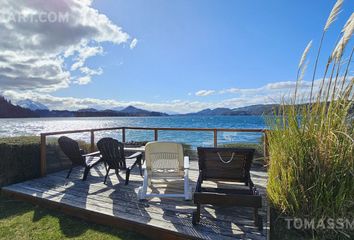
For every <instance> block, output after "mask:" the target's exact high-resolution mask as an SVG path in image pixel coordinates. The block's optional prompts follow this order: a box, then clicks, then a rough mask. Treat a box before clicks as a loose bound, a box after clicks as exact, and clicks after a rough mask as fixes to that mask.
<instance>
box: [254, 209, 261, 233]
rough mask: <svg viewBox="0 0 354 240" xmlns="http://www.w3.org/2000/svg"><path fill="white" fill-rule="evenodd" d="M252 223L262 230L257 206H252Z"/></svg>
mask: <svg viewBox="0 0 354 240" xmlns="http://www.w3.org/2000/svg"><path fill="white" fill-rule="evenodd" d="M254 225H255V226H257V227H258V230H259V231H262V230H263V219H262V216H261V215H259V214H258V208H254Z"/></svg>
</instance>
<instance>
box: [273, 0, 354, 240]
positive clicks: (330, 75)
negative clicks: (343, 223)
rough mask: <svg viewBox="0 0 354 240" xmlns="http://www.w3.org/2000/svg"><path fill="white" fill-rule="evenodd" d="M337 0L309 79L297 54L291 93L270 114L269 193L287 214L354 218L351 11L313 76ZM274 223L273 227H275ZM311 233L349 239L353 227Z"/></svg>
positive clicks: (353, 20)
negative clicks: (307, 80) (306, 81)
mask: <svg viewBox="0 0 354 240" xmlns="http://www.w3.org/2000/svg"><path fill="white" fill-rule="evenodd" d="M342 3H343V1H341V0H339V1H337V3H336V4H335V6H334V8H333V10H332V12H331V13H330V16H329V18H328V20H327V22H326V24H325V28H324V30H323V34H322V37H321V42H320V44H319V49H318V51H317V58H316V61H315V64H314V72H313V76H312V82H311V84H307V85H305V84H304V83H303V82H302V78H303V75H304V74H303V73H304V71H305V69H306V65H307V64H306V57H307V54H308V52H309V50H310V48H311V44H312V41H311V42H310V43H309V44H308V46H307V47H306V49H305V51H304V53H303V56H302V58H301V61H300V64H299V69H298V77H297V84H296V89H295V91H294V93H292V94H291V96H290V97H288V98H284V100H283V103H282V104H281V107H280V109H279V110H278V112H277V113H276V114H275V116H274V117H272V118H271V119H268V124H269V127H270V129H271V131H270V132H269V135H268V137H269V138H268V140H269V154H270V162H269V170H268V174H269V181H268V187H267V192H268V197H269V200H270V202H271V204H272V206H273V207H274V208H275V209H276V210H278V211H279V212H280V213H281V214H283V215H284V216H288V217H297V218H302V219H304V218H306V219H315V222H316V221H320V220H321V219H323V220H325V219H329V218H332V219H339V218H346V219H349V220H350V221H353V220H354V151H353V146H354V140H353V139H354V127H353V125H354V117H353V87H354V77H353V76H352V75H351V74H353V72H352V71H351V61H352V56H353V50H354V48H353V46H351V47H350V46H349V44H348V43H349V40H350V38H351V36H352V34H353V30H354V13H353V14H352V15H351V17H350V18H349V19H348V21H347V23H346V24H345V26H344V27H343V29H342V31H341V32H340V36H339V38H338V39H339V40H338V42H337V43H336V46H335V47H334V49H333V51H332V53H330V56H329V58H328V61H327V64H326V66H324V71H323V72H324V74H323V76H321V77H319V76H316V70H317V69H318V68H319V67H320V66H318V59H319V56H320V52H321V47H322V42H323V39H324V37H325V34H326V32H327V30H328V28H329V26H330V25H331V24H332V23H333V22H334V21H335V19H336V18H337V15H338V14H339V13H340V11H341V6H342ZM273 227H274V226H273ZM310 231H311V235H312V236H314V237H315V238H317V237H319V238H321V239H322V238H324V237H325V238H329V239H331V238H350V237H353V229H348V228H347V229H328V228H327V229H322V228H321V229H312V230H310Z"/></svg>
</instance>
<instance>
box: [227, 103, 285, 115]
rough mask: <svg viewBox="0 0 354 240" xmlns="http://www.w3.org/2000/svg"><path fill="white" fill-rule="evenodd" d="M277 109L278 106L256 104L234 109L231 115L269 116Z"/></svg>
mask: <svg viewBox="0 0 354 240" xmlns="http://www.w3.org/2000/svg"><path fill="white" fill-rule="evenodd" d="M278 107H279V105H278V104H258V105H251V106H247V107H240V108H234V109H232V110H233V113H232V114H231V115H270V114H273V113H274V110H276V109H277V108H278Z"/></svg>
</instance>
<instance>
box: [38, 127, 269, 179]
mask: <svg viewBox="0 0 354 240" xmlns="http://www.w3.org/2000/svg"><path fill="white" fill-rule="evenodd" d="M113 130H120V131H121V133H122V142H126V130H142V131H153V132H154V140H155V141H158V139H159V131H189V132H213V133H214V147H217V146H218V132H253V133H254V132H258V133H262V134H263V136H264V138H263V146H264V158H265V159H268V139H267V132H268V130H266V129H252V128H251V129H246V128H166V127H164V128H158V127H113V128H95V129H81V130H70V131H59V132H46V133H41V176H45V175H46V171H47V169H46V168H47V159H46V146H47V137H48V136H54V135H63V134H72V133H85V132H87V133H90V149H91V151H94V150H95V132H99V131H113Z"/></svg>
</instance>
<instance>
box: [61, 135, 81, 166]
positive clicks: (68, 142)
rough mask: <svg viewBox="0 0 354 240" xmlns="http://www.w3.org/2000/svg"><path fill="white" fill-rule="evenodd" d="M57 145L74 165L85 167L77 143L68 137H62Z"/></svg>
mask: <svg viewBox="0 0 354 240" xmlns="http://www.w3.org/2000/svg"><path fill="white" fill-rule="evenodd" d="M58 144H59V146H60V148H61V150H62V151H63V152H64V154H65V155H66V156H67V157H68V158H69V160H70V161H71V162H72V163H73V164H74V165H85V158H84V157H83V156H82V154H81V151H80V147H79V144H78V142H76V141H75V140H73V139H71V138H69V137H66V136H62V137H60V138H59V139H58Z"/></svg>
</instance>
